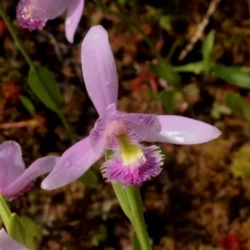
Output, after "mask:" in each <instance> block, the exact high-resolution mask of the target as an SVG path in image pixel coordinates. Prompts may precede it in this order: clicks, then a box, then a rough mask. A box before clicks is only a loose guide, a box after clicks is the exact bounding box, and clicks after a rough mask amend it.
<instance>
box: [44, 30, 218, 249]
mask: <svg viewBox="0 0 250 250" xmlns="http://www.w3.org/2000/svg"><path fill="white" fill-rule="evenodd" d="M81 53H82V54H81V56H82V69H83V77H84V81H85V84H86V88H87V91H88V94H89V96H90V98H91V100H92V102H93V103H94V105H95V107H96V109H97V112H98V114H99V118H98V119H97V121H96V123H95V126H94V128H93V129H92V130H91V132H90V135H89V136H88V137H87V138H85V139H83V140H81V141H80V142H78V143H76V144H75V145H73V146H72V147H71V148H69V149H68V150H67V151H66V152H65V153H64V154H63V155H62V157H60V159H59V161H58V162H57V163H56V166H55V167H54V169H53V170H52V171H51V173H50V174H49V175H48V176H47V177H46V178H45V180H44V181H43V182H42V188H44V189H55V188H59V187H62V186H64V185H67V184H69V183H70V182H72V181H74V180H76V179H77V178H79V177H80V176H81V175H83V174H84V173H85V172H86V171H87V170H88V169H89V168H90V167H91V166H92V165H93V164H94V163H95V162H96V161H97V160H98V159H100V158H101V157H102V156H103V155H104V154H105V152H106V155H108V157H106V162H105V163H104V164H103V166H102V169H101V170H102V174H103V177H104V178H105V179H106V180H107V181H109V182H111V183H112V185H113V187H114V189H115V193H116V195H117V198H118V200H119V202H120V204H121V207H122V209H123V210H124V212H125V214H126V215H127V216H128V218H129V219H130V221H131V222H132V224H133V225H134V227H135V231H136V234H137V237H138V239H139V242H140V245H141V249H142V250H149V249H151V246H150V241H149V238H148V235H147V231H146V226H145V223H144V218H143V209H142V202H141V198H140V194H139V191H138V189H137V185H139V184H141V183H143V182H144V181H147V180H149V179H151V178H152V177H155V176H157V175H159V174H160V172H161V166H162V165H163V160H164V159H163V155H162V153H161V150H160V148H159V147H157V146H155V145H152V146H144V145H143V144H142V142H143V141H147V142H155V141H157V142H168V143H175V144H198V143H204V142H207V141H210V140H213V139H215V138H217V137H218V136H219V135H220V131H219V130H218V129H217V128H216V127H214V126H211V125H209V124H206V123H204V122H200V121H196V120H193V119H189V118H185V117H181V116H171V115H154V114H135V113H131V114H129V113H125V112H121V111H118V110H117V96H118V77H117V71H116V66H115V60H114V57H113V54H112V51H111V48H110V45H109V41H108V34H107V32H106V30H105V29H104V28H103V27H102V26H94V27H92V28H91V29H90V30H89V32H88V33H87V35H86V37H85V38H84V41H83V43H82V52H81Z"/></svg>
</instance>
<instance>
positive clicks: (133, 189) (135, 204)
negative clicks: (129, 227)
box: [126, 185, 151, 250]
mask: <svg viewBox="0 0 250 250" xmlns="http://www.w3.org/2000/svg"><path fill="white" fill-rule="evenodd" d="M126 193H127V196H128V200H129V204H130V207H131V211H132V216H133V221H134V226H135V231H136V235H137V237H138V239H139V242H140V245H141V248H142V250H151V245H150V240H149V236H148V232H147V229H146V225H145V220H144V215H143V203H142V199H141V195H140V192H139V189H138V187H137V186H135V185H132V186H128V187H126Z"/></svg>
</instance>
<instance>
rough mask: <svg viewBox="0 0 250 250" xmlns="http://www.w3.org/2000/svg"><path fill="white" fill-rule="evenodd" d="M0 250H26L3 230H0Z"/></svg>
mask: <svg viewBox="0 0 250 250" xmlns="http://www.w3.org/2000/svg"><path fill="white" fill-rule="evenodd" d="M0 250H28V249H27V248H26V247H25V246H23V245H21V244H20V243H19V242H17V241H15V240H13V239H12V238H11V237H10V236H9V235H8V234H7V233H6V232H5V230H4V229H1V230H0Z"/></svg>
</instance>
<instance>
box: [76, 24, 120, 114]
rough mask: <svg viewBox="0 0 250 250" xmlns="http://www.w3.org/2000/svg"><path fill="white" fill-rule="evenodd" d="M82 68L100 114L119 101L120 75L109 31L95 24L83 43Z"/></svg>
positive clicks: (88, 89)
mask: <svg viewBox="0 0 250 250" xmlns="http://www.w3.org/2000/svg"><path fill="white" fill-rule="evenodd" d="M81 58H82V70H83V77H84V81H85V85H86V88H87V91H88V94H89V96H90V99H91V100H92V102H93V103H94V105H95V107H96V109H97V112H98V113H99V115H101V114H103V113H104V111H105V109H106V108H107V107H108V106H109V105H110V104H112V103H117V95H118V77H117V71H116V66H115V59H114V57H113V53H112V50H111V48H110V45H109V41H108V33H107V31H106V30H105V29H104V28H103V27H102V26H100V25H97V26H93V27H92V28H91V29H90V30H89V32H88V33H87V35H86V36H85V38H84V40H83V43H82V52H81Z"/></svg>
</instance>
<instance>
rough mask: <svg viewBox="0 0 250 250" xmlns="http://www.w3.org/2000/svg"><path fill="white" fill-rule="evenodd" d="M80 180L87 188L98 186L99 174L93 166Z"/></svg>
mask: <svg viewBox="0 0 250 250" xmlns="http://www.w3.org/2000/svg"><path fill="white" fill-rule="evenodd" d="M78 180H79V181H80V182H82V183H83V184H84V185H85V186H86V187H87V188H97V187H98V184H99V178H98V175H97V173H96V171H95V170H94V169H93V168H90V169H89V170H88V171H87V172H86V173H85V174H84V175H82V176H81V177H80V178H79V179H78Z"/></svg>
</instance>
